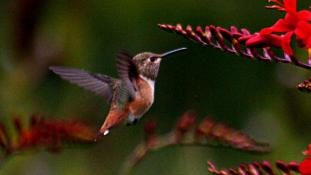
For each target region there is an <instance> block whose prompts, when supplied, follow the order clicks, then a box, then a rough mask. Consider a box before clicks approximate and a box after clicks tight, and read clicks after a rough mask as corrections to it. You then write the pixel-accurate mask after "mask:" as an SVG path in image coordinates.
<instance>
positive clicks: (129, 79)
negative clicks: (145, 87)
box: [117, 51, 138, 98]
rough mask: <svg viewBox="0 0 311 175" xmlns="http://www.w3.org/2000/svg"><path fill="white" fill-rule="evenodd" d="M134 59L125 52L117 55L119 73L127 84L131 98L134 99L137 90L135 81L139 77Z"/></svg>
mask: <svg viewBox="0 0 311 175" xmlns="http://www.w3.org/2000/svg"><path fill="white" fill-rule="evenodd" d="M132 58H133V57H132V56H131V55H130V54H128V53H126V52H124V51H121V52H119V53H118V55H117V71H118V73H119V76H120V78H121V80H122V81H123V82H124V83H125V86H126V88H127V90H128V92H129V95H130V97H132V98H134V97H135V92H136V90H137V86H136V84H135V81H134V80H135V79H136V78H137V77H138V72H137V68H136V66H135V64H134V62H133V60H132Z"/></svg>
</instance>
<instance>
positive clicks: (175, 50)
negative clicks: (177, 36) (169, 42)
mask: <svg viewBox="0 0 311 175" xmlns="http://www.w3.org/2000/svg"><path fill="white" fill-rule="evenodd" d="M183 50H187V48H186V47H182V48H178V49H174V50H171V51H168V52H165V53H162V54H161V58H164V57H167V56H169V55H171V54H174V53H177V52H180V51H183Z"/></svg>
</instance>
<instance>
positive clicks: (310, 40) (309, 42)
mask: <svg viewBox="0 0 311 175" xmlns="http://www.w3.org/2000/svg"><path fill="white" fill-rule="evenodd" d="M306 45H307V46H306V47H307V48H308V49H310V48H311V36H310V37H309V39H308V41H307V42H306ZM310 155H311V153H310Z"/></svg>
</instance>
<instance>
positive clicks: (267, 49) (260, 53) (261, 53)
mask: <svg viewBox="0 0 311 175" xmlns="http://www.w3.org/2000/svg"><path fill="white" fill-rule="evenodd" d="M269 2H274V3H276V5H271V6H267V8H270V9H277V10H280V11H285V12H286V16H285V18H284V19H280V20H279V21H277V22H276V23H275V24H274V25H273V26H271V27H267V28H264V29H262V30H261V31H260V32H255V33H253V34H251V33H250V32H249V30H247V29H245V28H243V29H241V30H239V29H237V28H236V27H235V26H232V27H231V28H230V29H229V30H227V29H225V28H222V27H216V26H214V25H208V26H206V27H205V28H202V27H201V26H197V27H196V28H195V29H194V30H193V28H192V26H191V25H188V26H187V27H186V28H183V27H182V25H181V24H177V25H176V26H174V25H170V24H159V25H158V26H159V27H160V28H161V29H163V30H165V31H170V32H175V33H177V34H180V35H182V36H184V37H185V38H187V39H190V40H193V41H194V42H197V43H199V44H201V45H204V46H211V47H214V48H217V49H220V50H222V51H225V52H228V53H231V54H236V55H239V56H243V57H247V58H250V59H254V58H256V59H258V60H260V61H276V62H282V63H290V64H294V65H296V66H299V67H303V68H306V69H311V24H310V23H309V22H310V21H311V12H310V11H308V10H301V11H297V9H296V0H284V2H281V1H280V0H269ZM293 35H296V41H297V42H298V46H299V47H301V48H304V49H306V50H307V53H308V55H309V57H308V61H307V63H304V62H302V61H300V59H297V58H296V56H295V54H294V52H293V50H292V48H291V45H290V44H291V43H292V39H293V37H292V36H293ZM274 49H278V50H280V51H281V52H283V54H282V55H278V54H277V52H276V51H275V50H274Z"/></svg>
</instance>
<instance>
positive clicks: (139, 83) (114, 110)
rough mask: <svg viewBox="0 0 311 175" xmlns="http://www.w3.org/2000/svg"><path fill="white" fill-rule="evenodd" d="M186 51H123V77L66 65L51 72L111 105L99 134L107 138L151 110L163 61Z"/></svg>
mask: <svg viewBox="0 0 311 175" xmlns="http://www.w3.org/2000/svg"><path fill="white" fill-rule="evenodd" d="M186 49H187V48H178V49H174V50H171V51H168V52H165V53H162V54H156V53H152V52H143V53H138V54H137V55H135V56H132V55H131V54H129V53H127V52H125V51H121V52H119V53H118V54H117V58H116V68H117V72H118V76H119V78H113V77H111V76H108V75H104V74H99V73H92V72H87V71H84V70H80V69H76V68H67V67H62V66H51V67H49V69H50V70H51V71H53V72H54V73H55V74H57V75H59V76H60V77H61V78H62V79H64V80H68V81H69V82H71V83H73V84H76V85H78V86H80V87H82V88H84V89H86V90H89V91H92V92H94V93H95V94H96V95H99V96H101V97H103V98H104V99H105V100H106V101H107V102H108V104H110V108H109V112H108V115H107V117H106V119H105V121H104V123H103V124H102V126H101V127H100V129H99V131H98V135H99V136H100V135H107V134H109V132H110V129H111V128H112V127H114V126H115V125H117V124H119V123H120V122H122V121H124V120H125V121H126V123H127V124H128V125H131V124H135V123H136V122H137V121H138V120H139V119H140V118H141V117H142V116H143V115H144V114H145V113H146V112H147V111H148V110H149V109H150V107H151V106H152V104H153V102H154V88H155V81H156V78H157V76H158V73H159V68H160V63H161V61H162V59H163V58H166V57H167V56H169V55H172V54H174V53H177V52H180V51H183V50H186Z"/></svg>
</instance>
